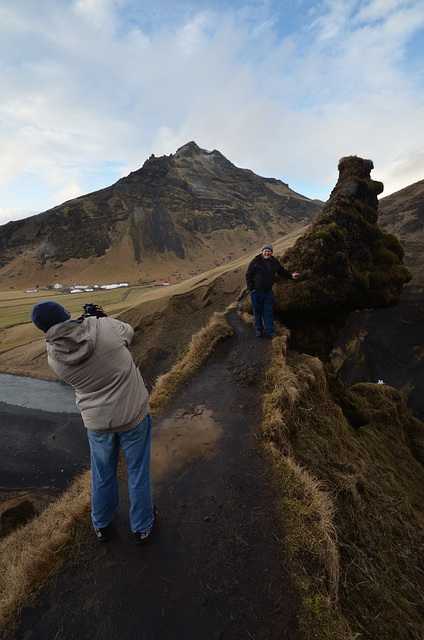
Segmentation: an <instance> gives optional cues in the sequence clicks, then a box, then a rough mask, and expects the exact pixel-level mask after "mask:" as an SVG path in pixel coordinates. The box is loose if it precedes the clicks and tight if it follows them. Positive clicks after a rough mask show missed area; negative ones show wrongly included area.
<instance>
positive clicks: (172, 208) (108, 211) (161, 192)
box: [0, 142, 321, 288]
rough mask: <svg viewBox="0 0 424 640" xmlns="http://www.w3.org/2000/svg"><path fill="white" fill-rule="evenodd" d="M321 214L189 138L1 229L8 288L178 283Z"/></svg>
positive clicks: (0, 280) (1, 277)
mask: <svg viewBox="0 0 424 640" xmlns="http://www.w3.org/2000/svg"><path fill="white" fill-rule="evenodd" d="M320 210H321V205H320V203H319V202H317V201H311V200H309V199H308V198H305V197H303V196H301V195H300V194H298V193H295V192H294V191H292V190H291V189H290V188H289V187H288V185H287V184H285V183H284V182H281V181H280V180H276V179H274V178H263V177H260V176H258V175H256V174H254V173H253V172H252V171H250V170H248V169H240V168H238V167H236V166H235V165H234V164H232V163H231V162H230V161H229V160H227V159H226V158H225V157H224V156H223V155H222V154H221V153H220V152H219V151H216V150H215V151H206V150H204V149H200V148H199V147H198V146H197V144H196V143H195V142H189V143H188V144H186V145H184V146H183V147H181V148H180V149H178V150H177V152H176V153H175V154H171V155H170V156H162V157H159V158H156V157H155V156H154V155H152V156H151V157H150V158H149V159H148V160H147V161H146V162H145V163H144V165H143V167H142V168H141V169H139V170H138V171H134V172H132V173H130V174H129V175H128V176H127V177H125V178H122V179H120V180H118V182H116V183H115V184H114V185H112V186H110V187H107V188H105V189H101V190H100V191H96V192H94V193H91V194H88V195H85V196H82V197H80V198H75V199H73V200H70V201H68V202H65V203H63V204H61V205H59V206H57V207H54V208H53V209H50V210H48V211H45V212H43V213H40V214H38V215H35V216H32V217H30V218H26V219H24V220H18V221H15V222H9V223H8V224H6V225H3V226H1V227H0V285H2V286H3V287H4V286H5V285H7V286H8V287H9V286H11V287H12V288H16V287H23V286H32V287H33V286H40V287H41V286H45V285H53V284H55V283H61V284H62V285H65V284H68V283H73V282H75V281H77V280H79V281H80V282H82V283H83V284H101V283H105V282H107V281H109V282H116V281H122V280H130V281H132V282H134V283H142V282H150V281H154V280H157V279H172V280H178V279H180V278H186V277H188V276H192V275H196V274H198V273H201V272H203V271H206V270H208V269H211V268H213V267H215V266H218V265H221V264H223V263H225V262H227V261H229V260H232V259H234V258H239V257H241V256H243V252H248V251H252V250H253V249H255V248H256V247H257V246H260V245H261V244H262V243H263V242H264V241H274V240H275V239H277V238H279V237H282V236H284V235H286V234H287V233H289V232H291V231H294V230H296V229H299V228H301V227H303V226H305V225H307V224H309V223H310V222H311V221H312V220H313V219H314V218H315V217H316V216H317V214H318V213H319V211H320Z"/></svg>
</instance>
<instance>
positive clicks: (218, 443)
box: [13, 311, 300, 640]
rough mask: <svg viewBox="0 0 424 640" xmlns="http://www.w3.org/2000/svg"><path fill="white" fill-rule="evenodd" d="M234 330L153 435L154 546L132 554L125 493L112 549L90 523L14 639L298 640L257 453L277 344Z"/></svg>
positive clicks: (236, 322)
mask: <svg viewBox="0 0 424 640" xmlns="http://www.w3.org/2000/svg"><path fill="white" fill-rule="evenodd" d="M229 319H230V321H231V324H232V326H233V328H234V336H232V337H231V338H227V339H226V340H225V341H223V342H222V343H220V344H219V345H218V347H217V349H216V350H215V352H214V354H213V355H212V357H211V358H210V359H209V360H208V362H207V364H206V365H205V366H204V367H203V369H202V370H201V371H200V372H199V373H198V375H197V376H196V378H195V379H193V380H192V381H191V382H189V383H188V384H187V386H186V387H185V388H183V390H182V391H181V393H180V395H179V396H178V397H177V398H176V399H175V400H174V401H173V402H172V403H171V405H170V406H169V407H168V408H167V410H166V412H165V413H164V414H163V416H162V417H161V418H160V419H159V420H158V421H157V423H156V424H154V431H153V433H154V435H153V459H152V478H153V491H154V501H155V504H156V505H157V506H158V510H159V517H158V523H157V526H156V528H155V531H154V536H153V539H152V541H151V543H149V545H147V546H146V547H141V548H138V547H136V545H135V544H134V541H133V537H132V534H131V532H130V530H129V524H128V495H127V490H126V486H125V482H122V481H121V502H120V506H119V509H118V512H117V515H116V518H115V521H114V527H115V528H114V531H113V534H112V537H111V539H110V541H109V542H108V543H106V544H104V545H101V544H99V543H97V542H96V541H95V540H94V537H93V532H92V530H91V526H90V525H89V523H88V522H87V526H86V530H85V531H84V532H83V535H82V539H81V543H80V545H79V546H78V547H77V549H76V550H75V555H74V556H73V558H72V559H71V560H70V561H69V562H68V563H67V565H66V566H65V567H62V568H61V570H60V573H59V574H58V575H57V576H56V577H55V578H54V580H52V582H51V583H50V584H49V585H48V586H47V587H46V588H45V589H44V590H43V591H42V592H41V593H40V594H39V596H38V599H37V601H36V602H34V603H33V604H32V605H31V606H29V605H27V606H26V607H25V608H24V610H23V611H22V615H21V618H20V621H19V626H18V629H17V631H16V632H15V635H14V636H13V637H14V638H16V639H19V640H33V639H36V640H71V639H75V640H82V639H85V638H87V639H88V638H90V640H109V639H111V640H112V639H116V638H124V639H125V640H197V639H199V640H200V639H202V640H203V639H204V640H209V639H210V640H220V639H223V640H225V639H231V640H238V639H242V638H243V639H246V640H251V639H254V640H274V639H277V638H278V639H279V640H281V639H282V638H287V639H289V640H295V639H297V638H299V637H300V636H299V634H298V632H297V625H296V619H297V618H296V611H295V608H294V605H293V603H292V602H291V600H290V592H291V586H290V575H289V572H288V570H287V569H286V567H285V566H284V563H285V550H284V546H283V544H282V543H281V542H279V541H278V536H281V534H279V533H278V532H277V528H276V523H275V522H274V521H273V495H272V488H271V487H270V486H269V484H268V479H267V474H266V471H265V465H264V462H263V460H262V458H261V454H260V448H259V441H258V434H259V433H260V420H261V414H260V410H261V406H260V402H261V388H262V384H263V380H264V375H263V373H264V371H265V367H266V362H267V359H268V357H269V355H270V350H271V348H272V343H271V341H267V340H265V339H260V340H259V339H257V338H255V337H254V333H253V330H252V328H250V327H247V326H246V325H245V324H244V323H243V322H242V321H241V320H240V319H239V318H238V316H237V314H236V312H235V311H234V312H231V313H230V314H229ZM178 434H180V435H178ZM179 442H181V446H180V444H179ZM87 520H88V518H87Z"/></svg>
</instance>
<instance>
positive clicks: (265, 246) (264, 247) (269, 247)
mask: <svg viewBox="0 0 424 640" xmlns="http://www.w3.org/2000/svg"><path fill="white" fill-rule="evenodd" d="M264 249H269V250H270V251H272V253H274V247H273V246H272V244H269V243H268V242H266V243H265V244H264V246H263V247H262V251H263V250H264Z"/></svg>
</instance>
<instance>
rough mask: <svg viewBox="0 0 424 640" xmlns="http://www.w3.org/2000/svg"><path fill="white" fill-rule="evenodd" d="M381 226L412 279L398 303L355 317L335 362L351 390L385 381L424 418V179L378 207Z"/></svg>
mask: <svg viewBox="0 0 424 640" xmlns="http://www.w3.org/2000/svg"><path fill="white" fill-rule="evenodd" d="M379 223H380V225H381V226H382V227H383V228H384V229H386V230H387V231H389V232H391V233H394V234H396V236H397V237H398V238H399V239H400V241H401V242H402V245H403V247H404V249H405V264H406V265H407V266H408V267H409V269H410V270H411V272H412V275H413V279H412V281H411V282H410V283H409V284H407V285H406V286H405V288H404V291H403V294H402V297H401V299H400V302H399V304H398V305H397V306H396V307H394V308H391V309H387V310H384V311H383V310H365V311H358V312H357V313H354V314H352V315H351V316H350V317H349V319H348V321H347V323H346V327H345V328H344V329H343V331H342V332H341V334H340V336H339V338H338V340H337V342H336V349H335V351H334V352H333V362H334V364H335V367H336V369H337V370H338V373H339V375H340V377H341V379H342V380H343V381H344V382H345V383H346V384H347V385H349V386H350V385H353V384H355V383H357V382H377V381H378V380H382V381H383V382H384V383H385V384H389V385H391V386H393V387H395V388H396V389H398V390H399V391H400V392H401V394H402V396H403V397H404V399H405V400H406V401H407V403H408V406H409V407H410V409H412V411H413V412H414V413H415V414H416V415H417V416H418V417H419V418H420V419H421V420H423V419H424V390H423V379H424V357H423V346H422V345H423V344H424V310H423V303H422V300H423V290H424V271H423V267H424V257H423V256H424V233H423V231H424V180H421V181H420V182H417V183H416V184H413V185H410V186H409V187H407V188H405V189H402V190H401V191H398V192H397V193H394V194H392V195H390V196H388V197H386V198H382V199H381V200H380V203H379Z"/></svg>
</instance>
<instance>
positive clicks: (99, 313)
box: [82, 302, 107, 318]
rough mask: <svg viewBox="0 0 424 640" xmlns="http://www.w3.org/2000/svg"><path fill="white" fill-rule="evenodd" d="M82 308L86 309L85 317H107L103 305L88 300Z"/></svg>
mask: <svg viewBox="0 0 424 640" xmlns="http://www.w3.org/2000/svg"><path fill="white" fill-rule="evenodd" d="M82 308H83V310H84V313H83V317H84V318H88V317H89V316H94V317H96V318H107V314H106V313H105V312H104V311H103V309H102V307H101V306H100V305H99V304H94V303H93V302H88V303H87V304H84V305H83V306H82Z"/></svg>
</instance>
